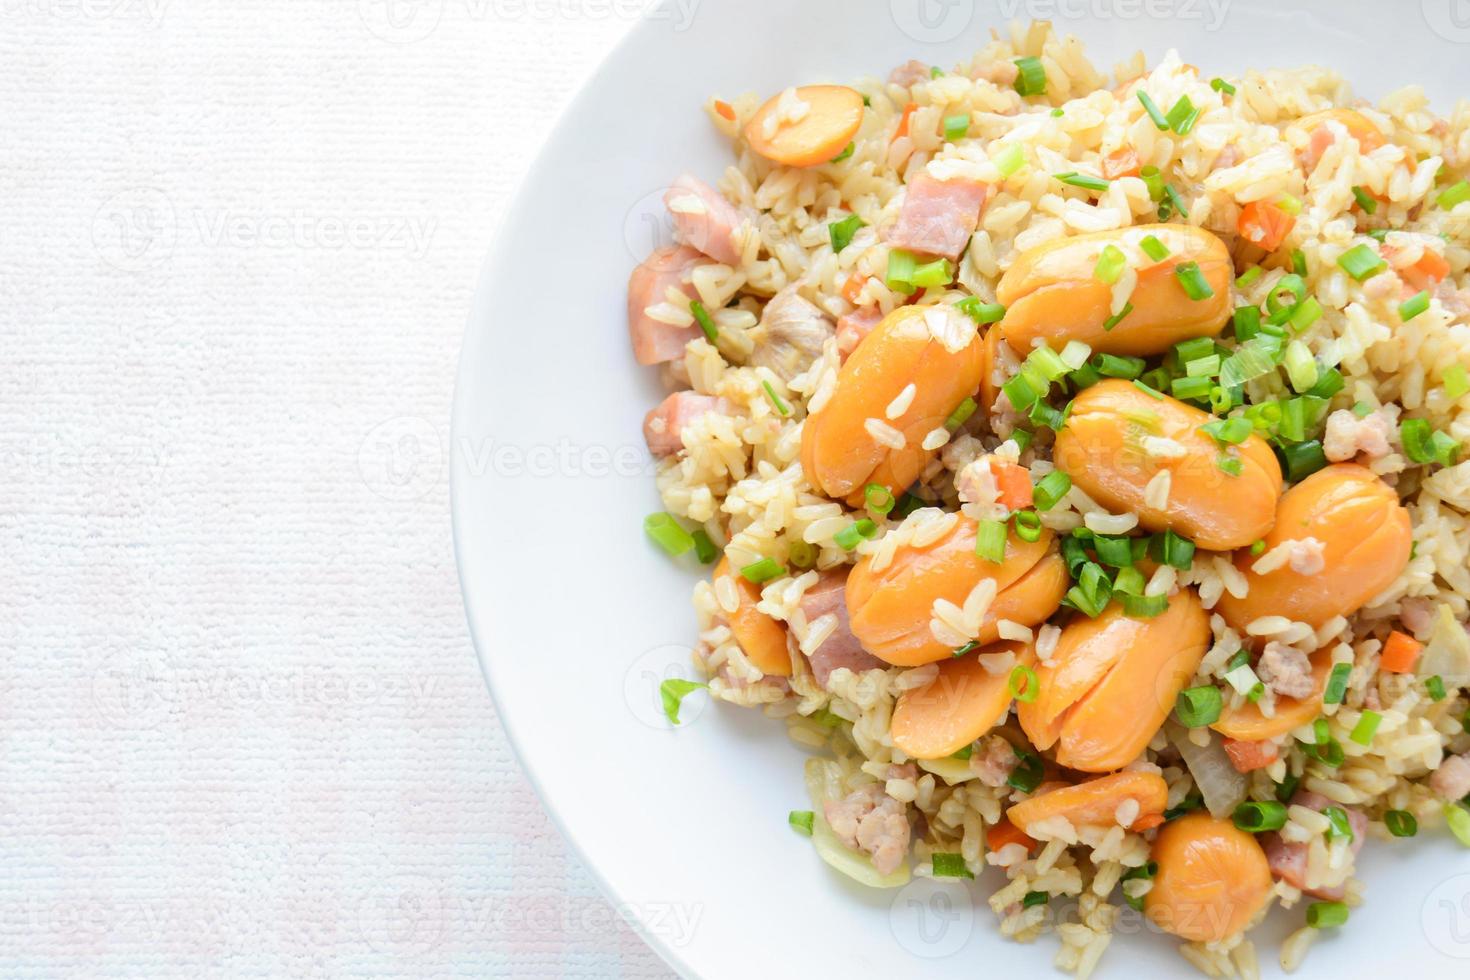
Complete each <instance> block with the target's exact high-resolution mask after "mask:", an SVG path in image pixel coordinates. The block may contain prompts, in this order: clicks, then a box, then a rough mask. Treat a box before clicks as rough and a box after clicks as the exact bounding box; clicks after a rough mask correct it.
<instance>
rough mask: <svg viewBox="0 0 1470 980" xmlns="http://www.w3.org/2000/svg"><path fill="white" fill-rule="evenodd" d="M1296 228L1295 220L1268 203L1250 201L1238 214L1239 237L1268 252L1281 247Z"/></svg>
mask: <svg viewBox="0 0 1470 980" xmlns="http://www.w3.org/2000/svg"><path fill="white" fill-rule="evenodd" d="M1295 227H1296V218H1295V217H1294V216H1292V215H1290V214H1288V213H1287V212H1286V211H1284V210H1282V209H1281V208H1280V207H1278V206H1276V205H1275V204H1272V203H1270V202H1269V201H1252V202H1251V203H1249V204H1247V205H1246V206H1245V207H1244V208H1243V209H1242V210H1241V212H1240V221H1239V222H1238V223H1237V225H1236V228H1237V230H1238V231H1239V232H1240V237H1242V238H1244V239H1245V240H1246V241H1248V242H1250V243H1252V244H1254V245H1259V246H1260V247H1261V248H1264V249H1265V250H1266V251H1268V252H1274V251H1276V250H1277V249H1278V248H1280V247H1281V243H1282V242H1284V241H1285V240H1286V236H1287V235H1290V234H1291V230H1292V229H1293V228H1295Z"/></svg>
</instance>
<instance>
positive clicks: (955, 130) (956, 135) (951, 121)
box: [944, 112, 970, 143]
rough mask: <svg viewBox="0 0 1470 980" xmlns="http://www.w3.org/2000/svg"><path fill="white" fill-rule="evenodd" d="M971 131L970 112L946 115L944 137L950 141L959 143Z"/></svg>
mask: <svg viewBox="0 0 1470 980" xmlns="http://www.w3.org/2000/svg"><path fill="white" fill-rule="evenodd" d="M969 132H970V114H969V113H968V112H966V113H963V114H961V115H958V116H945V117H944V139H945V141H946V142H948V143H958V142H959V141H960V140H962V139H964V138H965V137H966V136H967V135H968V134H969Z"/></svg>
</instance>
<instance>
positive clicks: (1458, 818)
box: [1444, 803, 1470, 847]
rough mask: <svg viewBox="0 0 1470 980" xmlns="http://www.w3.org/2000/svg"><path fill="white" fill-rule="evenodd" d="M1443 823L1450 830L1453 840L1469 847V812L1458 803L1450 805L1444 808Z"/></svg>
mask: <svg viewBox="0 0 1470 980" xmlns="http://www.w3.org/2000/svg"><path fill="white" fill-rule="evenodd" d="M1444 822H1445V824H1446V825H1448V827H1449V828H1450V833H1452V834H1454V835H1455V840H1457V841H1459V842H1460V843H1461V844H1464V845H1465V846H1466V847H1470V810H1466V809H1465V808H1464V807H1462V806H1460V804H1458V803H1451V804H1450V805H1449V806H1447V807H1445V808H1444Z"/></svg>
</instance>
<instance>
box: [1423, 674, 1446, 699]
mask: <svg viewBox="0 0 1470 980" xmlns="http://www.w3.org/2000/svg"><path fill="white" fill-rule="evenodd" d="M1424 689H1425V690H1426V691H1428V692H1429V700H1431V701H1443V700H1444V699H1445V689H1444V678H1443V677H1440V676H1439V675H1438V674H1435V675H1434V676H1433V677H1431V678H1429V679H1428V680H1426V681H1425V682H1424Z"/></svg>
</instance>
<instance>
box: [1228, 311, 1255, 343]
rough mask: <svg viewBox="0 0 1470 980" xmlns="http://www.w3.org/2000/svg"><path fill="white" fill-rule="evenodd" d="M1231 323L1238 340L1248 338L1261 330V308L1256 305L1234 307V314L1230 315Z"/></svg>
mask: <svg viewBox="0 0 1470 980" xmlns="http://www.w3.org/2000/svg"><path fill="white" fill-rule="evenodd" d="M1230 322H1231V325H1232V326H1233V327H1234V328H1235V339H1236V340H1240V341H1245V340H1250V339H1251V338H1252V337H1254V336H1255V335H1256V334H1258V333H1260V332H1261V310H1260V307H1257V306H1242V307H1239V308H1237V309H1236V311H1235V315H1234V316H1233V317H1231V320H1230Z"/></svg>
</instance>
